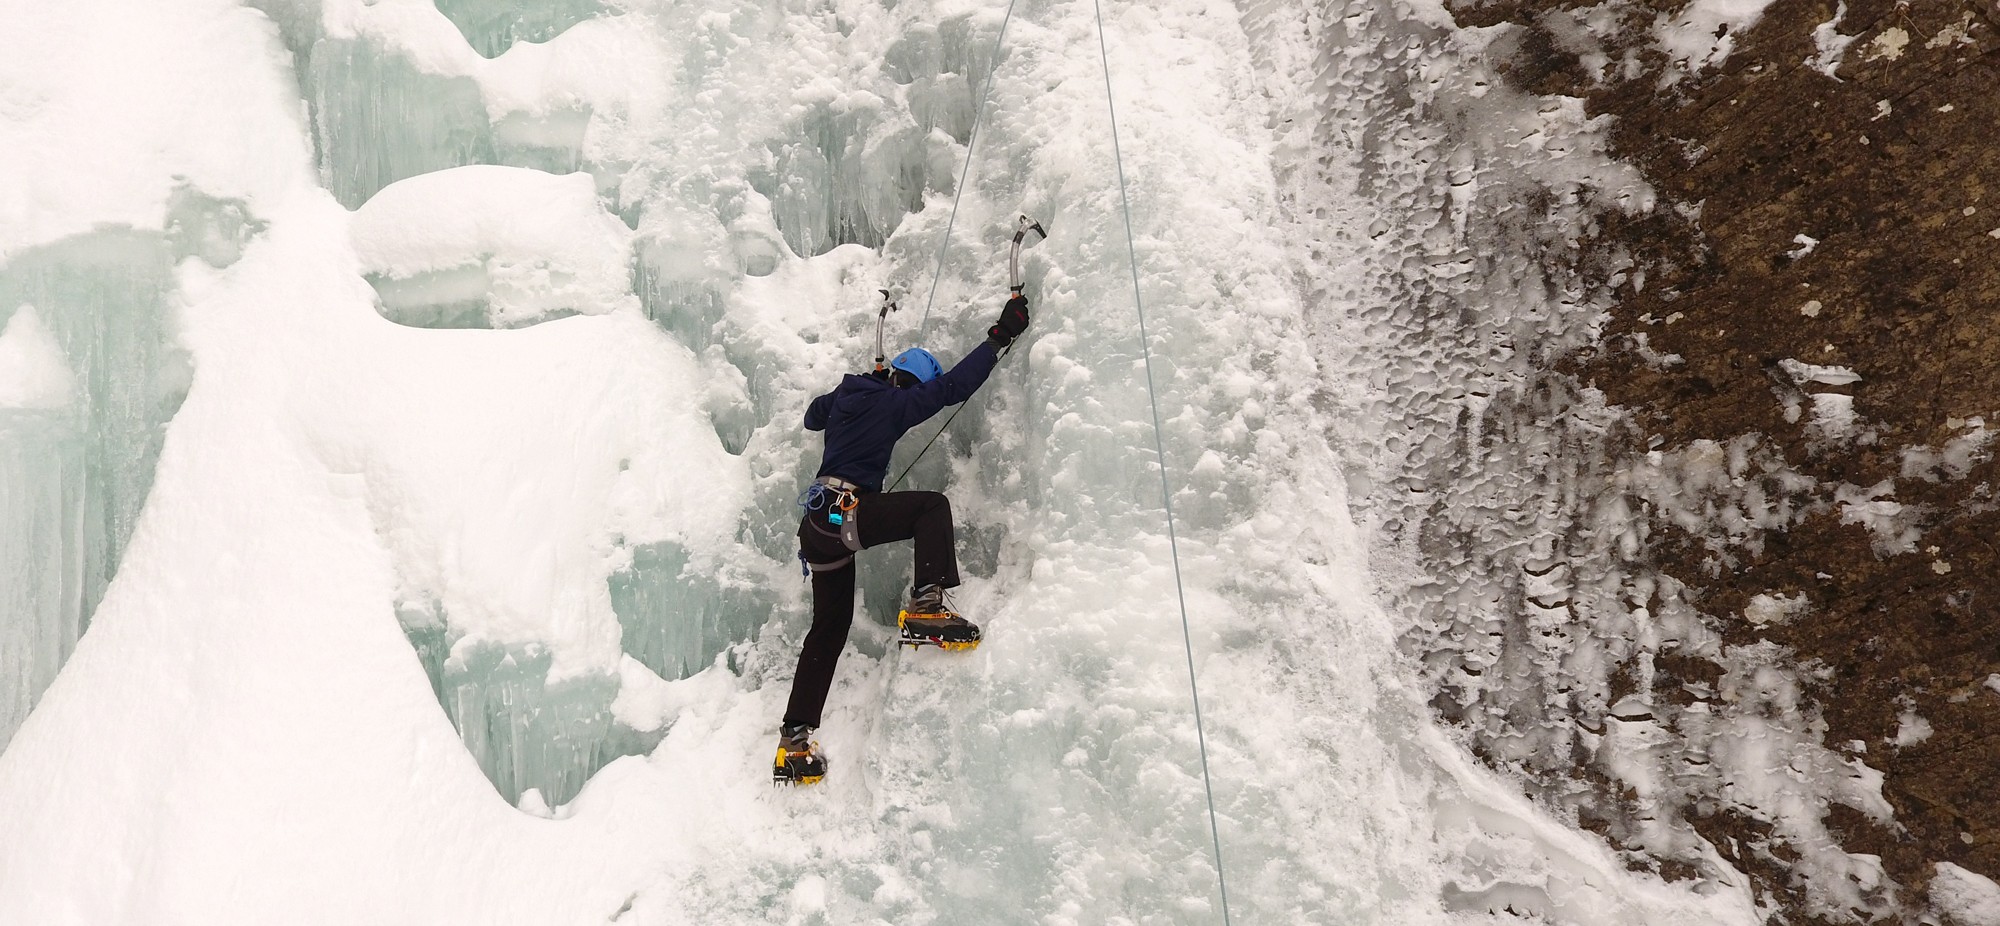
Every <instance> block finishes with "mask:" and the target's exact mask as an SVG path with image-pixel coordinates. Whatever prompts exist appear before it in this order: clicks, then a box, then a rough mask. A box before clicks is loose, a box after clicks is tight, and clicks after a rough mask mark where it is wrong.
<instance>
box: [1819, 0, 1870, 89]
mask: <svg viewBox="0 0 2000 926" xmlns="http://www.w3.org/2000/svg"><path fill="white" fill-rule="evenodd" d="M1846 18H1847V2H1846V0H1841V3H1840V4H1839V5H1838V6H1836V7H1834V10H1833V18H1832V19H1829V20H1827V21H1826V22H1823V23H1820V24H1819V25H1818V26H1815V27H1813V48H1814V49H1815V51H1814V52H1813V55H1812V57H1809V58H1807V59H1806V66H1807V67H1810V68H1812V69H1813V70H1815V71H1818V72H1820V73H1821V74H1825V75H1826V76H1828V77H1831V78H1833V79H1834V80H1839V79H1840V75H1839V74H1838V73H1836V72H1837V71H1839V70H1840V59H1841V56H1843V55H1845V54H1847V46H1849V45H1852V44H1854V40H1855V39H1857V38H1860V36H1856V35H1842V34H1841V32H1840V21H1841V20H1843V19H1846Z"/></svg>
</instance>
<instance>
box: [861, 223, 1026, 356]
mask: <svg viewBox="0 0 2000 926" xmlns="http://www.w3.org/2000/svg"><path fill="white" fill-rule="evenodd" d="M1016 240H1017V241H1018V240H1019V236H1018V235H1017V236H1016ZM1017 247H1018V245H1017ZM876 292H879V293H881V294H882V309H881V311H879V312H876V313H875V372H877V373H880V372H882V370H883V369H884V367H883V366H882V361H884V360H887V359H889V350H888V346H887V343H888V342H887V341H886V340H885V338H884V331H885V329H886V328H887V327H888V325H889V313H890V312H894V311H896V300H894V299H891V298H889V291H888V290H886V289H880V290H876Z"/></svg>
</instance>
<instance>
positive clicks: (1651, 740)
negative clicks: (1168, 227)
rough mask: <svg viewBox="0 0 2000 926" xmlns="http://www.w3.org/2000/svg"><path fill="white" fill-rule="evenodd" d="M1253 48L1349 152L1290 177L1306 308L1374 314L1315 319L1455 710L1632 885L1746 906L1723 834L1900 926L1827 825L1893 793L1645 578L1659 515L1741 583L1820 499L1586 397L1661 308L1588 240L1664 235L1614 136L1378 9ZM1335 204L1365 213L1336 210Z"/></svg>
mask: <svg viewBox="0 0 2000 926" xmlns="http://www.w3.org/2000/svg"><path fill="white" fill-rule="evenodd" d="M1694 6H1702V5H1701V4H1695V5H1694ZM1710 6H1712V5H1710ZM1743 7H1744V11H1745V15H1749V16H1753V17H1754V15H1755V13H1756V10H1755V9H1752V8H1761V5H1760V4H1757V3H1750V4H1745V5H1743ZM1257 21H1258V22H1259V23H1260V24H1261V27H1262V28H1264V29H1266V30H1269V35H1270V36H1271V38H1272V41H1271V42H1270V43H1269V44H1268V45H1266V46H1265V47H1264V48H1263V49H1262V53H1263V54H1264V55H1266V56H1268V57H1269V59H1270V60H1271V61H1272V62H1273V63H1274V64H1276V65H1279V66H1282V67H1289V68H1290V72H1291V73H1301V72H1309V73H1311V74H1312V78H1311V79H1310V80H1309V81H1301V82H1297V83H1293V84H1287V85H1282V86H1280V87H1279V88H1278V89H1276V90H1274V91H1273V93H1274V96H1277V97H1279V98H1280V99H1288V100H1289V108H1288V110H1287V111H1288V112H1289V113H1290V114H1291V115H1292V117H1293V118H1292V121H1291V122H1289V123H1286V126H1287V127H1286V129H1285V130H1284V136H1285V139H1286V141H1285V143H1286V144H1287V145H1288V146H1293V147H1295V149H1296V150H1301V151H1326V150H1334V151H1347V152H1350V153H1351V158H1352V159H1351V160H1343V159H1340V158H1332V159H1328V160H1322V161H1319V162H1313V161H1310V160H1307V159H1303V158H1301V159H1292V160H1289V161H1287V162H1286V163H1287V169H1286V170H1285V171H1284V172H1283V174H1282V182H1283V185H1284V187H1285V190H1286V198H1287V204H1286V206H1287V208H1286V213H1287V216H1288V218H1289V219H1290V221H1292V222H1293V223H1295V224H1294V233H1293V235H1292V236H1291V237H1292V241H1293V248H1294V250H1293V259H1294V261H1295V262H1296V263H1297V264H1298V265H1299V266H1301V267H1302V268H1304V269H1303V273H1302V277H1303V279H1304V284H1305V287H1306V289H1307V291H1308V293H1309V294H1310V296H1309V301H1310V303H1311V304H1312V305H1313V306H1314V307H1315V309H1318V308H1319V307H1323V306H1343V307H1351V311H1315V312H1314V313H1313V318H1312V322H1311V328H1312V334H1313V336H1314V338H1315V340H1316V343H1317V345H1318V355H1319V356H1320V358H1321V359H1322V361H1323V362H1324V363H1325V365H1326V370H1327V375H1326V388H1327V392H1328V395H1329V402H1330V403H1332V404H1333V405H1334V406H1335V407H1336V408H1337V409H1338V412H1337V413H1336V414H1335V415H1334V416H1333V418H1332V420H1333V428H1332V430H1333V431H1334V433H1335V435H1336V437H1337V440H1338V441H1339V444H1340V447H1341V458H1342V468H1343V470H1344V471H1345V473H1346V476H1347V481H1348V484H1349V485H1350V486H1351V487H1352V490H1353V494H1354V498H1355V500H1356V501H1355V505H1356V510H1357V513H1358V515H1359V517H1360V518H1361V519H1362V520H1363V521H1364V523H1367V524H1369V525H1370V527H1371V529H1372V530H1373V531H1375V532H1376V537H1377V538H1378V545H1377V546H1376V547H1375V548H1374V549H1373V550H1372V551H1371V552H1372V553H1373V562H1374V564H1375V566H1376V569H1377V575H1378V576H1379V578H1380V581H1381V588H1382V591H1383V593H1384V594H1385V596H1386V598H1387V599H1388V600H1389V601H1390V602H1393V603H1394V604H1393V607H1395V608H1396V609H1397V610H1398V611H1399V612H1401V613H1404V614H1406V615H1408V617H1409V619H1410V622H1411V623H1410V625H1409V626H1408V627H1407V628H1406V629H1405V631H1404V632H1403V634H1402V646H1403V648H1404V650H1405V651H1406V652H1407V653H1408V654H1409V655H1410V656H1411V657H1412V658H1413V659H1415V660H1417V661H1419V663H1420V664H1421V666H1422V668H1421V675H1422V677H1423V678H1424V680H1425V683H1426V687H1428V688H1429V689H1430V690H1431V691H1432V692H1434V695H1433V697H1432V699H1431V706H1432V707H1433V708H1434V709H1435V710H1437V711H1438V712H1439V713H1440V714H1441V715H1442V716H1444V717H1446V718H1448V719H1450V720H1451V721H1453V722H1454V723H1456V724H1458V725H1459V726H1460V727H1461V728H1462V729H1464V730H1466V731H1468V732H1469V734H1470V736H1471V738H1472V741H1473V742H1474V743H1476V744H1477V748H1478V750H1479V751H1480V753H1481V755H1482V756H1483V757H1484V758H1485V759H1486V761H1488V762H1491V763H1493V764H1495V765H1498V766H1501V767H1505V768H1511V769H1514V770H1517V771H1519V772H1520V773H1522V775H1523V777H1524V778H1526V779H1527V780H1529V781H1531V782H1532V785H1531V786H1532V787H1533V788H1534V789H1535V791H1536V793H1537V794H1538V796H1539V797H1541V798H1542V799H1543V800H1546V801H1548V802H1549V803H1551V804H1552V805H1555V806H1559V807H1563V808H1565V809H1566V812H1569V813H1574V814H1575V815H1576V816H1577V818H1578V819H1579V820H1584V821H1589V822H1590V824H1591V825H1592V826H1594V827H1598V828H1601V829H1602V830H1603V831H1605V832H1607V833H1609V834H1610V835H1611V837H1612V838H1613V840H1614V841H1615V842H1616V844H1617V845H1619V846H1620V848H1621V849H1624V850H1626V852H1627V856H1628V858H1630V859H1631V861H1632V863H1633V864H1635V865H1642V866H1647V867H1655V868H1658V869H1660V870H1672V871H1677V872H1678V873H1679V874H1680V875H1681V876H1684V877H1689V878H1694V879H1697V880H1701V879H1714V880H1717V881H1719V882H1725V883H1726V882H1731V881H1735V880H1736V879H1737V878H1738V877H1739V876H1738V875H1737V874H1736V873H1735V871H1734V869H1733V867H1732V866H1733V858H1734V856H1735V853H1737V852H1739V851H1753V852H1754V851H1760V850H1755V849H1750V850H1743V849H1741V848H1740V847H1736V846H1729V845H1723V846H1716V845H1712V844H1710V843H1709V842H1708V841H1707V840H1705V839H1703V838H1702V837H1701V836H1700V835H1698V834H1697V833H1696V832H1695V831H1694V830H1693V828H1692V827H1691V826H1689V825H1688V822H1687V820H1688V818H1689V817H1690V816H1704V815H1708V814H1711V813H1715V812H1716V809H1717V808H1718V807H1722V808H1728V809H1729V811H1730V812H1733V813H1740V814H1742V815H1743V816H1744V817H1747V818H1749V819H1751V820H1755V821H1757V824H1756V825H1757V826H1759V827H1762V828H1767V829H1768V830H1769V831H1770V832H1771V833H1772V834H1773V836H1772V838H1773V840H1774V841H1775V842H1778V843H1783V844H1786V845H1788V846H1789V847H1790V850H1791V851H1794V852H1796V853H1798V855H1799V856H1800V857H1801V858H1802V859H1803V861H1802V863H1801V864H1802V866H1804V867H1806V868H1810V869H1812V871H1813V876H1812V877H1811V878H1810V879H1809V883H1810V885H1811V886H1810V887H1809V888H1808V889H1807V890H1808V893H1809V894H1811V895H1813V897H1814V901H1813V902H1814V903H1819V904H1823V905H1825V909H1826V910H1829V911H1831V910H1848V909H1856V910H1860V909H1868V908H1871V907H1875V908H1878V909H1879V905H1880V903H1881V901H1882V899H1883V897H1884V896H1885V895H1884V892H1883V883H1882V881H1881V880H1880V872H1879V865H1878V863H1877V862H1876V860H1875V859H1873V858H1872V857H1869V856H1862V855H1849V854H1847V853H1845V852H1843V851H1841V850H1840V849H1839V848H1838V847H1837V846H1836V845H1834V844H1833V842H1832V840H1831V839H1830V838H1829V836H1828V833H1827V830H1826V827H1825V824H1824V823H1823V821H1822V817H1823V816H1824V815H1825V814H1826V812H1827V808H1829V807H1831V806H1833V805H1835V804H1843V805H1846V806H1847V807H1849V808H1851V809H1853V810H1856V811H1859V812H1861V813H1863V814H1867V815H1869V816H1870V817H1873V818H1876V819H1883V818H1885V817H1886V815H1887V809H1886V805H1885V804H1884V802H1883V801H1882V798H1881V795H1880V793H1879V790H1878V787H1877V785H1876V780H1877V779H1878V778H1879V776H1878V775H1877V774H1876V773H1874V772H1873V771H1872V770H1870V769H1868V768H1866V766H1865V765H1863V764H1862V763H1861V762H1860V761H1858V760H1857V759H1855V758H1853V757H1849V756H1843V755H1840V754H1837V753H1835V752H1834V751H1832V750H1829V749H1828V748H1826V747H1825V745H1823V744H1822V743H1820V742H1819V733H1818V732H1817V730H1818V726H1819V724H1818V720H1817V718H1816V717H1814V716H1812V715H1811V714H1810V713H1809V712H1802V711H1801V710H1800V709H1799V708H1798V704H1799V692H1800V690H1801V680H1800V679H1799V678H1797V677H1795V676H1793V675H1790V674H1788V673H1786V672H1784V671H1782V670H1780V669H1779V668H1778V667H1777V666H1776V664H1775V663H1776V657H1777V655H1778V654H1775V653H1773V652H1770V651H1769V649H1768V648H1766V647H1725V646H1724V645H1723V643H1722V639H1721V634H1720V633H1719V631H1718V629H1717V628H1716V627H1715V626H1714V625H1713V624H1712V622H1710V621H1709V620H1708V619H1707V618H1705V617H1703V616H1702V615H1701V614H1700V613H1699V611H1698V610H1697V609H1696V608H1695V607H1694V605H1693V604H1692V603H1690V602H1689V601H1688V600H1687V599H1686V597H1685V596H1684V594H1683V589H1682V587H1681V586H1680V584H1679V583H1678V582H1675V581H1674V580H1673V579H1672V578H1670V577H1667V576H1663V575H1660V574H1659V573H1658V572H1657V571H1656V570H1655V569H1654V568H1653V567H1652V565H1651V558H1650V556H1649V544H1651V543H1653V542H1654V539H1653V538H1651V537H1649V536H1647V534H1646V531H1645V528H1644V526H1643V523H1642V522H1643V521H1644V520H1645V519H1644V518H1643V517H1641V516H1640V515H1639V514H1638V512H1643V511H1653V512H1657V513H1661V514H1662V515H1664V516H1666V517H1670V518H1672V519H1673V520H1675V521H1676V523H1678V524H1679V525H1681V526H1682V527H1683V528H1685V529H1686V530H1687V531H1688V532H1689V533H1690V534H1692V535H1694V536H1698V537H1701V538H1702V539H1703V542H1704V543H1705V544H1706V545H1707V547H1708V549H1709V550H1710V551H1711V552H1712V553H1713V554H1714V563H1715V568H1728V565H1727V564H1728V563H1730V562H1731V561H1732V559H1731V558H1732V557H1733V556H1735V555H1738V551H1740V550H1744V549H1751V550H1754V549H1755V548H1756V545H1757V544H1759V543H1761V542H1762V532H1763V531H1765V530H1768V529H1771V528H1774V527H1782V526H1784V525H1787V524H1791V523H1796V521H1797V519H1799V518H1802V517H1803V516H1804V514H1805V513H1806V512H1808V511H1811V510H1814V506H1815V505H1823V504H1824V503H1823V502H1820V501H1817V500H1815V499H1814V498H1813V497H1812V494H1813V493H1812V491H1811V490H1812V489H1813V485H1812V481H1811V480H1810V479H1805V478H1803V477H1801V476H1799V475H1798V474H1796V473H1791V472H1788V471H1787V470H1786V469H1785V467H1784V466H1783V465H1782V461H1781V460H1778V459H1777V458H1776V457H1775V456H1774V455H1772V454H1770V453H1769V452H1767V451H1764V450H1762V449H1761V448H1759V447H1758V446H1757V440H1756V439H1755V438H1750V439H1746V440H1742V441H1737V442H1734V443H1733V444H1732V445H1730V446H1720V445H1716V444H1714V443H1713V442H1705V441H1704V442H1696V443H1695V444H1693V445H1691V446H1689V447H1686V448H1680V449H1674V450H1671V451H1661V452H1654V453H1647V452H1646V451H1647V450H1649V449H1652V447H1653V446H1654V445H1653V444H1649V443H1648V440H1647V437H1646V435H1644V434H1640V433H1636V432H1634V430H1633V429H1632V428H1631V427H1630V426H1629V425H1627V424H1626V422H1625V419H1624V417H1623V416H1622V414H1621V413H1620V412H1619V410H1617V409H1613V408H1607V407H1606V406H1605V404H1604V402H1603V400H1602V397H1601V396H1600V395H1598V394H1597V393H1596V391H1595V390H1593V389H1591V388H1589V387H1588V384H1585V383H1580V382H1577V381H1576V380H1575V379H1574V378H1573V377H1570V376H1568V375H1567V374H1566V373H1564V372H1563V358H1565V357H1567V356H1571V355H1573V354H1575V353H1576V352H1578V351H1583V350H1588V349H1590V348H1592V347H1593V346H1594V345H1595V344H1596V342H1597V338H1598V336H1599V332H1598V331H1597V328H1596V326H1597V325H1598V324H1599V323H1600V320H1601V318H1602V317H1603V313H1604V312H1605V311H1606V310H1607V308H1608V307H1609V306H1610V305H1611V304H1612V300H1613V299H1614V298H1615V297H1616V292H1617V290H1618V289H1619V288H1621V287H1625V286H1632V287H1635V288H1643V287H1644V286H1646V285H1647V280H1646V278H1645V275H1644V273H1643V270H1642V269H1639V268H1636V267H1635V266H1634V265H1633V262H1632V260H1631V259H1630V257H1629V256H1628V255H1626V254H1624V253H1622V252H1621V251H1618V250H1616V249H1613V248H1608V247H1605V246H1604V245H1602V244H1601V243H1599V242H1596V241H1595V240H1594V239H1595V237H1596V231H1597V228H1598V225H1599V223H1600V222H1601V221H1604V220H1605V218H1606V217H1607V216H1616V215H1633V216H1637V215H1644V214H1646V213H1648V212H1650V211H1651V210H1652V208H1653V204H1652V194H1651V191H1650V190H1649V189H1648V188H1647V187H1646V185H1645V184H1644V183H1643V182H1642V181H1641V180H1640V178H1639V177H1638V176H1637V174H1636V173H1635V172H1634V171H1633V170H1632V169H1631V168H1629V167H1628V166H1626V165H1624V164H1621V163H1619V162H1617V161H1615V160H1613V159H1611V158H1609V157H1608V156H1607V155H1606V154H1605V151H1606V146H1605V141H1604V134H1605V131H1606V129H1607V128H1608V127H1607V126H1606V125H1605V124H1604V122H1603V121H1602V119H1588V118H1585V114H1584V111H1583V108H1582V103H1581V101H1579V100H1576V99H1573V98H1566V97H1533V96H1528V95H1524V94H1521V93H1518V92H1515V91H1514V90H1512V89H1510V88H1509V87H1508V85H1507V84H1506V82H1505V81H1504V80H1503V79H1502V77H1501V75H1499V74H1498V73H1497V72H1496V71H1495V70H1494V67H1495V66H1496V65H1497V64H1498V63H1500V62H1504V61H1506V60H1510V58H1511V56H1513V55H1515V54H1518V53H1519V49H1518V47H1517V43H1518V41H1519V35H1518V34H1517V33H1516V32H1514V31H1513V30H1512V29H1511V28H1508V27H1499V28H1494V29H1485V30H1464V31H1461V30H1456V29H1451V28H1448V27H1447V26H1446V24H1444V23H1442V22H1439V21H1437V20H1435V19H1429V18H1426V17H1422V16H1414V15H1407V14H1399V13H1398V12H1397V11H1394V10H1387V9H1374V8H1371V7H1370V5H1367V4H1360V3H1355V4H1340V5H1335V6H1333V7H1331V8H1328V9H1327V10H1325V11H1324V12H1323V15H1321V16H1316V17H1307V18H1306V19H1304V20H1294V19H1292V18H1291V17H1289V15H1288V11H1286V10H1285V9H1284V8H1283V7H1280V6H1273V7H1270V8H1268V10H1267V12H1266V13H1265V14H1264V15H1262V16H1260V17H1258V19H1257ZM1711 31H1713V30H1711ZM1287 39H1289V41H1287ZM1704 47H1705V46H1704ZM1717 48H1718V49H1719V50H1718V51H1717V54H1722V53H1726V50H1727V49H1726V43H1725V44H1723V45H1718V46H1717ZM1365 49H1376V50H1378V51H1379V50H1380V49H1391V50H1394V51H1393V52H1392V53H1393V54H1398V55H1400V56H1402V59H1403V60H1405V61H1407V62H1409V66H1407V67H1397V66H1385V64H1384V58H1383V55H1382V54H1380V53H1376V52H1370V51H1366V50H1365ZM1280 73H1283V71H1281V72H1280ZM1342 200H1347V201H1350V202H1359V203H1364V204H1365V206H1364V207H1362V208H1359V209H1356V210H1353V211H1343V210H1341V209H1339V208H1337V207H1336V208H1334V209H1332V210H1329V209H1328V208H1327V205H1326V204H1327V203H1328V202H1329V201H1333V202H1339V201H1342ZM1649 321H1650V322H1652V323H1655V324H1672V323H1673V322H1674V321H1675V319H1673V318H1668V319H1663V320H1662V319H1649ZM1357 345H1358V346H1357ZM1640 351H1641V353H1643V352H1644V346H1643V343H1642V344H1641V345H1640ZM1654 362H1662V363H1665V362H1673V360H1672V358H1660V357H1657V356H1656V358H1655V360H1654ZM1654 440H1655V441H1657V438H1655V439H1654ZM1621 460H1622V461H1625V462H1620V461H1621ZM1849 488H1852V487H1849ZM1864 494H1865V493H1864ZM1772 756H1783V757H1784V758H1783V759H1782V761H1774V760H1772V759H1771V758H1770V757H1772ZM1767 763H1769V764H1767ZM1773 768H1777V769H1783V771H1781V772H1776V773H1775V774H1777V775H1780V776H1782V778H1783V782H1784V783H1783V784H1777V783H1775V782H1774V781H1773V780H1772V777H1771V776H1772V775H1773V774H1774V773H1773V772H1772V771H1771V770H1772V769H1773ZM1580 770H1581V771H1580ZM1778 791H1784V792H1787V793H1798V794H1810V795H1812V796H1811V797H1805V798H1796V799H1795V798H1780V797H1778V796H1777V792H1778ZM1842 915H1846V914H1844V913H1843V914H1842Z"/></svg>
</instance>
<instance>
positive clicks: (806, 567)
mask: <svg viewBox="0 0 2000 926" xmlns="http://www.w3.org/2000/svg"><path fill="white" fill-rule="evenodd" d="M860 488H861V487H860V486H858V485H855V484H854V483H852V482H848V481H847V480H845V479H841V478H838V477H835V476H821V477H819V478H817V479H814V480H813V483H812V485H810V486H807V487H806V490H805V491H804V492H802V493H800V494H799V508H800V509H802V510H803V511H804V512H805V513H806V518H805V522H806V523H807V524H809V525H812V529H813V530H815V531H818V532H819V533H820V535H821V536H824V537H833V538H836V539H838V540H839V541H840V544H841V546H844V547H846V548H847V550H848V553H847V555H846V556H843V557H841V558H840V559H837V560H834V561H833V562H830V563H815V562H813V561H811V560H809V559H806V551H804V550H800V551H799V575H800V576H801V577H810V576H811V575H812V574H813V573H815V572H832V571H833V570H835V569H840V568H842V567H844V566H846V565H847V564H848V563H851V562H854V554H856V553H859V552H861V496H860V495H859V494H858V492H859V490H860ZM820 511H824V512H826V523H828V524H831V525H833V527H834V528H835V529H834V530H827V529H826V528H824V527H821V526H820V525H819V521H818V520H817V519H815V518H813V517H812V515H813V513H815V512H820Z"/></svg>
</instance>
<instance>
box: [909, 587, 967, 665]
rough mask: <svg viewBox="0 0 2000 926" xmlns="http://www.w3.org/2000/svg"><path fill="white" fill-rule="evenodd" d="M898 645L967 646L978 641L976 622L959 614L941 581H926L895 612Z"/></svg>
mask: <svg viewBox="0 0 2000 926" xmlns="http://www.w3.org/2000/svg"><path fill="white" fill-rule="evenodd" d="M896 629H897V630H899V631H901V637H900V638H899V639H898V640H897V641H896V645H898V646H935V647H937V648H939V649H948V650H968V649H972V648H973V647H975V646H978V645H979V625H978V624H975V623H973V622H971V621H969V620H966V619H965V618H963V617H960V616H958V612H957V611H953V610H952V609H951V604H950V602H947V601H946V600H945V597H944V587H943V586H941V585H926V586H924V587H923V588H920V589H917V590H916V592H914V593H913V594H911V595H910V604H909V606H908V607H906V608H904V609H903V610H902V613H900V614H897V615H896Z"/></svg>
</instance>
